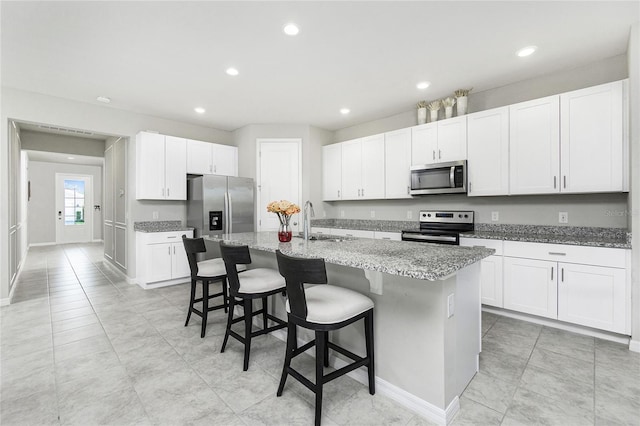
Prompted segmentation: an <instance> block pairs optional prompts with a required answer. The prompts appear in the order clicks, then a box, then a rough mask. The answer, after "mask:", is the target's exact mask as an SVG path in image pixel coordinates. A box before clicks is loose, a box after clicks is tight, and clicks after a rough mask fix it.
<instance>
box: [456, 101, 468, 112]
mask: <svg viewBox="0 0 640 426" xmlns="http://www.w3.org/2000/svg"><path fill="white" fill-rule="evenodd" d="M467 100H468V98H467V97H466V96H460V97H459V98H456V105H458V115H465V114H466V113H467Z"/></svg>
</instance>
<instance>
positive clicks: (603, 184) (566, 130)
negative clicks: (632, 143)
mask: <svg viewBox="0 0 640 426" xmlns="http://www.w3.org/2000/svg"><path fill="white" fill-rule="evenodd" d="M623 89H624V88H623V82H622V81H616V82H613V83H608V84H602V85H600V86H595V87H589V88H587V89H582V90H576V91H574V92H569V93H565V94H562V95H560V147H561V151H560V157H561V162H560V163H561V166H560V176H561V185H560V190H561V191H562V192H612V191H625V190H627V191H628V188H627V187H626V186H627V184H628V183H627V182H626V179H625V176H626V175H627V173H628V172H627V168H626V167H625V165H626V164H627V162H626V161H624V157H625V154H624V147H625V140H624V135H625V134H626V132H625V131H624V125H625V123H624V119H623V111H624V107H623V102H624V96H623V93H624V92H625V90H623Z"/></svg>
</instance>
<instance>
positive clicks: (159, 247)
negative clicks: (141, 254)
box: [145, 243, 172, 283]
mask: <svg viewBox="0 0 640 426" xmlns="http://www.w3.org/2000/svg"><path fill="white" fill-rule="evenodd" d="M145 252H146V259H145V265H146V269H147V270H146V274H145V277H146V281H147V282H148V283H154V282H157V281H165V280H170V279H171V266H172V265H171V258H172V253H171V252H172V250H171V244H169V243H164V244H148V245H147V246H146V248H145Z"/></svg>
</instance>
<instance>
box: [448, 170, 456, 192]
mask: <svg viewBox="0 0 640 426" xmlns="http://www.w3.org/2000/svg"><path fill="white" fill-rule="evenodd" d="M449 186H450V187H451V188H455V187H456V166H451V169H450V170H449Z"/></svg>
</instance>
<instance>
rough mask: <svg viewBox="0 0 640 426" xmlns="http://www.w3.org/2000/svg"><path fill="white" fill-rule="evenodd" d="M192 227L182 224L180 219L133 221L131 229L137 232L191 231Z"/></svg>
mask: <svg viewBox="0 0 640 426" xmlns="http://www.w3.org/2000/svg"><path fill="white" fill-rule="evenodd" d="M192 229H193V228H190V227H188V226H184V225H183V224H182V221H180V220H154V221H146V222H134V223H133V230H134V231H138V232H177V231H191V230H192Z"/></svg>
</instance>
